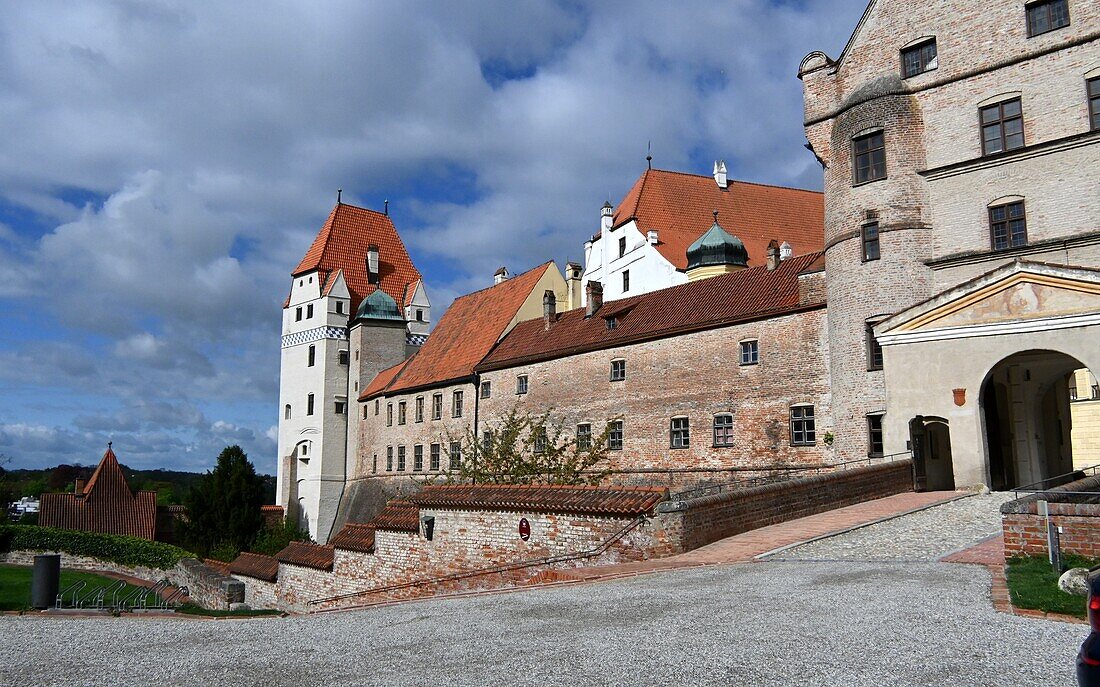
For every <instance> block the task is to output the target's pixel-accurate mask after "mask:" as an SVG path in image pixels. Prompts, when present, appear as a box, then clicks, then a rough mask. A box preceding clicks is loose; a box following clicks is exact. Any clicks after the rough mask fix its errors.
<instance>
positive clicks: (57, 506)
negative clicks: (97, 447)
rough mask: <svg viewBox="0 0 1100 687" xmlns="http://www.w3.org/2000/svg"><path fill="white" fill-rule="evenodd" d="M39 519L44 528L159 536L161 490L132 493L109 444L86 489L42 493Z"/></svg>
mask: <svg viewBox="0 0 1100 687" xmlns="http://www.w3.org/2000/svg"><path fill="white" fill-rule="evenodd" d="M38 522H39V524H40V525H42V526H44V527H58V528H61V529H66V530H83V531H85V532H101V533H104V534H120V535H124V536H128V537H140V538H142V539H155V538H156V525H157V493H156V492H155V491H139V492H138V493H137V494H134V493H133V492H131V491H130V486H129V485H128V484H127V483H126V476H125V475H124V474H122V467H121V466H119V464H118V458H117V457H115V452H114V451H113V450H112V449H111V448H110V446H108V448H107V452H106V453H104V454H103V458H102V459H101V460H100V461H99V465H98V466H97V467H96V469H95V472H94V473H92V477H91V479H89V480H88V483H87V484H86V485H85V486H84V490H83V491H82V492H80V493H75V494H74V493H65V494H43V495H42V502H41V505H40V506H39V514H38Z"/></svg>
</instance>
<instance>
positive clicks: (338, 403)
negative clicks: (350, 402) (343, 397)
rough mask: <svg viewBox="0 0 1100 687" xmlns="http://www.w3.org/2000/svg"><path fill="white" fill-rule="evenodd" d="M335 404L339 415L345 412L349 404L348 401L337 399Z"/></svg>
mask: <svg viewBox="0 0 1100 687" xmlns="http://www.w3.org/2000/svg"><path fill="white" fill-rule="evenodd" d="M333 405H334V406H335V410H336V414H337V415H343V414H344V408H345V407H346V405H347V404H346V402H344V401H336V402H335V403H334V404H333Z"/></svg>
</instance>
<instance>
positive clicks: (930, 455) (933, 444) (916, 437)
mask: <svg viewBox="0 0 1100 687" xmlns="http://www.w3.org/2000/svg"><path fill="white" fill-rule="evenodd" d="M909 445H910V448H911V449H912V452H913V477H914V484H913V488H914V489H916V490H917V491H952V490H954V488H955V468H954V464H953V463H952V461H951V430H950V428H949V427H948V424H947V420H945V419H944V418H941V417H924V416H920V415H918V416H917V417H915V418H913V419H912V420H910V421H909Z"/></svg>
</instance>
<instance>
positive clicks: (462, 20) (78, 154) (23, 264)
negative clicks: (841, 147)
mask: <svg viewBox="0 0 1100 687" xmlns="http://www.w3.org/2000/svg"><path fill="white" fill-rule="evenodd" d="M863 9H864V4H863V2H862V0H821V1H820V2H813V3H803V2H781V3H774V2H766V1H765V0H733V1H730V0H723V1H721V2H685V3H667V2H640V1H637V0H636V1H633V2H598V3H596V2H593V3H584V2H523V3H517V2H512V1H510V0H500V1H491V2H480V3H472V2H471V3H430V2H372V3H361V2H345V3H321V2H309V3H305V2H300V3H280V2H276V3H250V2H234V3H223V2H200V1H196V0H187V1H184V0H179V1H176V0H160V1H151V2H130V1H128V0H115V1H112V2H108V1H106V0H105V1H102V2H90V1H89V2H81V1H79V0H77V1H72V0H65V1H58V2H50V1H45V0H44V1H36V2H12V3H4V4H3V6H2V7H0V113H2V117H3V122H4V125H3V126H2V127H0V313H2V314H0V317H2V320H0V321H2V326H0V453H2V454H4V455H6V456H8V457H10V458H11V459H12V464H11V467H38V466H45V465H52V464H55V463H59V462H68V463H85V464H87V463H94V462H95V461H96V460H98V458H99V456H100V455H101V454H102V452H103V449H104V447H105V445H106V443H107V441H108V440H113V441H114V442H115V449H116V451H117V452H118V454H119V457H120V459H121V460H122V461H123V462H124V463H126V464H129V465H131V466H134V467H164V468H172V469H184V470H204V469H207V468H209V467H211V466H212V465H213V463H214V460H215V458H216V456H217V454H218V452H219V451H220V449H221V448H222V447H224V446H225V445H226V444H229V443H239V444H241V445H242V446H243V447H244V448H245V450H246V451H247V452H248V453H249V455H250V457H251V458H252V460H253V461H254V462H255V463H256V465H257V467H258V468H259V469H260V470H262V471H265V472H273V471H274V469H275V440H274V437H275V431H274V430H275V424H276V422H277V393H278V354H279V321H280V319H279V318H280V314H279V308H280V306H281V303H282V300H283V298H284V297H285V295H286V291H287V288H288V285H289V276H288V273H289V271H290V269H292V268H293V266H294V265H295V264H296V263H297V261H298V259H299V258H300V257H301V255H302V253H303V252H304V251H305V250H306V248H307V247H308V245H309V243H310V241H311V240H312V238H313V236H314V235H315V233H316V231H317V229H318V228H319V226H320V224H321V222H322V221H323V220H324V218H325V217H326V216H327V214H328V212H329V210H330V209H331V207H332V205H333V203H334V202H335V197H336V189H337V188H342V189H344V199H345V200H346V201H348V202H352V203H356V204H359V205H363V206H366V207H371V208H376V209H381V207H382V203H383V201H384V200H386V199H388V200H389V201H390V211H391V216H392V217H393V219H394V222H395V224H396V225H397V227H398V230H399V231H400V232H401V234H402V236H403V237H404V239H405V241H406V244H407V245H408V247H409V249H410V252H411V254H412V257H413V260H414V261H415V262H416V264H417V265H418V267H419V268H420V270H421V272H422V273H423V274H424V275H425V276H426V281H427V285H428V289H429V294H430V296H431V298H432V300H433V303H434V304H436V305H446V304H447V303H449V302H450V301H451V300H452V299H453V298H454V296H455V295H457V294H460V293H464V292H466V291H469V290H471V289H475V288H481V287H483V286H485V285H486V284H488V283H489V280H490V279H491V275H492V272H493V270H495V268H496V267H498V266H500V265H507V266H508V267H509V268H510V269H512V270H513V271H517V272H518V271H522V270H524V269H526V268H528V267H531V266H533V265H535V264H538V263H540V262H542V261H543V260H545V259H547V258H555V259H557V260H559V262H561V261H564V260H566V259H569V258H572V259H579V258H580V257H581V254H582V242H583V241H584V238H585V236H586V235H589V234H591V233H592V230H593V229H594V227H595V226H596V224H597V221H598V215H599V207H600V205H601V204H602V203H603V202H604V201H605V200H607V199H608V198H610V199H611V200H612V202H616V201H618V199H619V198H621V197H622V195H623V194H624V193H625V192H626V190H627V189H628V188H629V187H630V185H631V184H632V183H633V181H634V180H635V178H636V177H637V176H638V175H639V174H640V173H641V172H642V170H643V169H644V167H645V160H644V158H645V154H646V146H647V143H649V142H652V151H653V157H654V165H655V166H657V167H661V168H664V169H677V170H683V171H690V172H697V173H703V174H708V173H709V172H710V165H711V162H712V161H713V160H714V159H715V158H724V159H725V160H727V162H728V164H729V165H730V172H731V174H732V176H734V177H735V178H740V179H748V180H752V181H760V182H766V183H776V184H784V185H797V186H805V187H811V188H819V187H820V184H821V173H820V169H819V168H818V166H817V164H816V162H814V159H813V157H812V156H811V155H810V154H809V153H808V152H807V151H806V150H804V149H803V148H802V144H803V143H804V141H805V139H804V137H803V135H802V129H801V85H800V82H799V81H798V79H797V78H796V76H795V72H796V70H797V67H798V63H799V61H800V60H801V58H802V57H803V56H804V55H805V54H806V53H808V52H810V51H812V50H817V49H822V50H825V51H826V52H827V53H829V54H831V55H834V56H835V55H836V54H837V53H839V51H840V49H841V48H842V47H843V45H844V42H845V41H846V40H847V38H848V36H849V34H850V32H851V29H852V27H853V26H854V25H855V22H856V21H857V20H858V18H859V15H860V13H861V12H862V11H863Z"/></svg>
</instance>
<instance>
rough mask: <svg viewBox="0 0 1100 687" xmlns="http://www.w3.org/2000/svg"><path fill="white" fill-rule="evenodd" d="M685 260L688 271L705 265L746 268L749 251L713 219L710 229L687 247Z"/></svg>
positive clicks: (716, 219)
mask: <svg viewBox="0 0 1100 687" xmlns="http://www.w3.org/2000/svg"><path fill="white" fill-rule="evenodd" d="M715 214H717V213H715ZM687 259H688V264H687V268H688V269H689V270H690V269H692V268H695V267H703V266H706V265H737V266H739V267H746V266H748V264H749V251H748V250H746V249H745V244H744V243H741V239H739V238H737V237H736V236H734V235H732V234H730V233H729V232H728V231H726V230H725V229H723V228H722V227H721V225H719V224H718V218H717V217H715V218H714V224H713V225H712V226H711V228H710V229H708V230H707V232H706V233H705V234H703V235H702V236H700V237H699V238H697V239H695V243H693V244H691V245H690V246H688V249H687Z"/></svg>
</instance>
